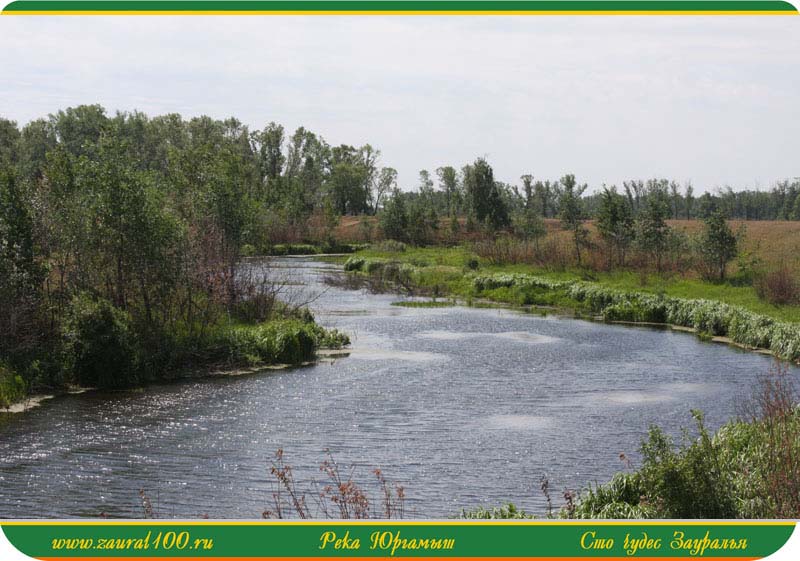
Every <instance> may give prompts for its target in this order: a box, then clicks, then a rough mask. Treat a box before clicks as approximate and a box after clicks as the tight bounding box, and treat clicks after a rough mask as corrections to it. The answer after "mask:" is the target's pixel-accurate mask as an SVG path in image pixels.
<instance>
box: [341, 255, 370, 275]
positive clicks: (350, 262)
mask: <svg viewBox="0 0 800 561" xmlns="http://www.w3.org/2000/svg"><path fill="white" fill-rule="evenodd" d="M364 263H366V259H364V258H363V257H356V256H355V255H354V256H353V257H348V259H347V261H345V262H344V270H345V271H347V272H356V271H361V270H362V269H363V267H364Z"/></svg>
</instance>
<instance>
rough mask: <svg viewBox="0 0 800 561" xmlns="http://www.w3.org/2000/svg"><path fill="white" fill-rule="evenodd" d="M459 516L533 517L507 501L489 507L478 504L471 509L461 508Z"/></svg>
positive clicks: (503, 518) (496, 518) (467, 517)
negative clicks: (506, 502)
mask: <svg viewBox="0 0 800 561" xmlns="http://www.w3.org/2000/svg"><path fill="white" fill-rule="evenodd" d="M461 518H466V519H469V520H519V519H529V518H533V515H530V514H528V513H527V512H525V511H524V510H521V509H518V508H517V507H516V505H514V503H508V504H507V505H505V506H501V507H494V508H491V509H486V508H483V507H481V506H479V507H477V508H474V509H471V510H462V511H461Z"/></svg>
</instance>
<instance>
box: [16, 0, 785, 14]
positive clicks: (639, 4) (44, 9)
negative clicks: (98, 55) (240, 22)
mask: <svg viewBox="0 0 800 561" xmlns="http://www.w3.org/2000/svg"><path fill="white" fill-rule="evenodd" d="M259 13H264V14H400V15H403V14H408V15H413V14H421V15H426V14H428V15H435V14H653V15H659V14H765V15H796V14H797V9H796V8H795V7H794V6H793V5H792V4H790V3H789V2H785V1H783V0H185V1H181V0H116V1H115V0H17V1H16V2H11V3H10V4H8V5H7V6H6V7H5V8H4V9H3V14H4V15H15V14H18V15H24V14H120V15H125V14H243V15H246V14H259Z"/></svg>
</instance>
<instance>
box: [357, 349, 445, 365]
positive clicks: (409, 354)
mask: <svg viewBox="0 0 800 561" xmlns="http://www.w3.org/2000/svg"><path fill="white" fill-rule="evenodd" d="M350 358H359V359H362V360H405V361H409V362H434V361H437V360H450V357H449V356H447V355H444V354H440V353H428V352H425V351H399V350H394V349H370V348H367V349H364V348H361V349H359V348H354V349H352V350H351V351H350Z"/></svg>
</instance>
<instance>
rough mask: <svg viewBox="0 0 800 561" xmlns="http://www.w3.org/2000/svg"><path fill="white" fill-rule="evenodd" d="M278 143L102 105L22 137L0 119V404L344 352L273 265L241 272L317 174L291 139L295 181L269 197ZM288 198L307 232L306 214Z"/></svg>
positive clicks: (227, 124)
mask: <svg viewBox="0 0 800 561" xmlns="http://www.w3.org/2000/svg"><path fill="white" fill-rule="evenodd" d="M275 134H282V132H280V130H279V129H277V128H275V127H274V126H272V125H270V126H268V127H267V128H266V129H265V130H264V131H259V132H258V133H251V132H250V131H248V129H247V128H246V127H244V126H243V125H242V124H241V123H239V122H238V121H236V120H235V119H228V120H225V121H219V120H214V119H211V118H208V117H202V118H197V119H192V120H189V121H185V120H183V119H181V118H180V117H179V116H177V115H167V116H163V117H158V118H155V119H150V118H148V117H147V116H145V115H143V114H141V113H118V114H117V115H115V116H113V117H109V116H108V115H106V113H105V111H104V110H103V109H102V108H101V107H99V106H80V107H75V108H70V109H67V110H65V111H59V112H58V113H57V114H54V115H50V116H49V117H48V118H45V119H39V120H36V121H33V122H31V123H29V124H28V125H26V126H25V127H24V128H22V129H21V130H20V129H18V128H17V126H16V125H15V124H14V123H11V122H9V121H5V120H0V400H2V403H1V404H3V405H7V404H8V403H10V402H13V401H15V400H17V399H19V398H20V396H21V395H24V394H26V393H31V392H42V391H47V392H51V391H58V390H62V389H65V388H67V387H69V386H71V385H80V386H91V387H100V388H124V387H130V386H135V385H139V384H142V383H146V382H148V381H151V380H156V379H162V378H165V377H173V376H180V375H181V374H182V373H183V372H184V371H185V370H187V369H202V368H219V367H222V368H226V367H234V366H237V365H258V364H274V363H289V364H296V363H300V362H303V361H307V360H310V359H312V358H313V357H314V353H315V351H316V349H317V348H319V347H320V346H341V345H343V344H346V343H347V337H346V336H344V335H342V334H340V333H337V332H329V331H326V330H324V329H322V328H321V327H320V326H318V325H316V324H315V323H314V318H313V316H312V315H311V314H310V313H309V312H308V311H307V310H306V309H305V308H304V304H306V303H307V302H302V301H298V299H297V297H295V296H293V294H292V292H291V289H290V287H289V286H288V283H287V282H286V281H285V280H282V279H281V278H279V276H278V275H277V274H276V273H275V272H274V271H272V270H271V269H270V267H269V264H268V263H263V262H259V263H257V264H252V263H249V264H248V265H247V266H242V264H241V257H242V256H243V253H246V252H247V251H248V246H251V247H257V248H258V247H270V248H272V247H275V240H273V239H272V238H271V237H270V232H271V231H272V229H274V228H278V227H279V226H276V224H275V223H274V222H270V220H272V219H275V220H278V221H279V222H280V220H283V219H282V218H281V217H280V216H279V213H278V212H277V211H272V210H270V209H276V208H278V207H279V206H281V205H283V204H284V202H285V201H286V197H289V195H288V194H287V193H288V192H290V191H291V190H292V189H297V188H299V187H298V186H299V185H300V182H302V181H304V179H303V178H304V177H305V174H312V175H313V173H315V171H314V170H313V169H311V167H310V164H308V161H310V160H311V159H313V158H312V155H311V153H312V152H313V151H314V150H316V149H317V148H319V142H318V141H317V140H315V139H316V137H314V135H313V134H311V133H306V132H304V131H299V132H298V135H299V136H297V138H296V141H297V146H298V148H297V151H296V152H293V156H292V157H293V158H294V159H293V160H292V164H291V165H293V166H294V167H295V168H296V170H297V173H296V174H294V175H292V177H291V178H288V177H287V178H286V185H285V186H284V188H282V190H280V191H279V190H277V189H276V188H275V186H274V185H273V184H272V182H271V180H270V178H272V177H273V175H274V166H275V165H277V163H276V161H275V157H276V156H275V155H274V154H272V153H271V151H270V148H269V147H270V146H271V142H272V140H271V139H272V138H273V136H274V135H275ZM345 152H347V151H343V152H342V154H341V158H343V159H346V158H347V157H348V155H347V154H346V153H345ZM278 159H280V158H278ZM307 164H308V165H307ZM270 166H272V167H270ZM268 181H270V185H271V187H272V188H271V189H269V190H267V189H266V183H267V182H268ZM303 193H304V194H303V197H313V194H312V193H309V192H306V191H304V192H303ZM291 198H292V200H293V201H294V202H295V203H296V204H297V205H299V210H297V212H298V213H304V216H305V217H308V218H309V220H310V219H311V218H310V217H311V215H312V214H313V212H314V210H315V208H316V207H315V206H314V205H313V204H310V203H309V204H306V203H304V202H303V201H307V199H304V198H302V197H301V198H298V197H291ZM308 200H310V199H308ZM329 214H332V212H331V213H329ZM326 216H328V215H325V214H324V213H322V212H321V211H320V213H318V214H317V220H318V222H319V223H320V224H321V226H320V228H322V226H324V225H325V224H327V222H326V218H325V217H326ZM287 220H288V219H287ZM281 224H284V225H285V224H288V222H281ZM281 227H283V226H281ZM323 230H324V228H323ZM312 241H319V242H320V243H327V242H330V240H329V239H328V238H326V237H321V238H320V239H319V240H312Z"/></svg>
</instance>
